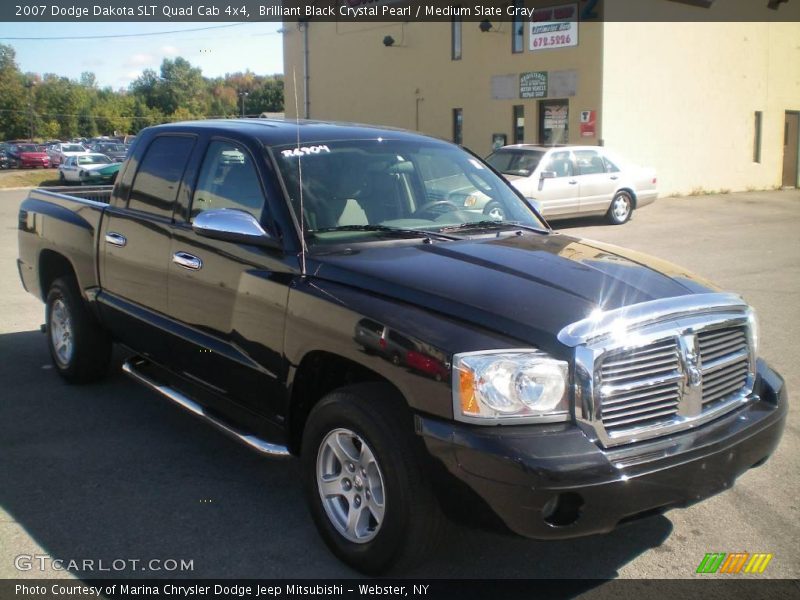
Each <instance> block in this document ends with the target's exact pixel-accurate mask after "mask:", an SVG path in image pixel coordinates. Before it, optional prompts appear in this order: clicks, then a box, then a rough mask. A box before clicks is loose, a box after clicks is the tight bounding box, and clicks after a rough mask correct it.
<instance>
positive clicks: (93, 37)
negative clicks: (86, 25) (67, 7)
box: [0, 21, 277, 41]
mask: <svg viewBox="0 0 800 600" xmlns="http://www.w3.org/2000/svg"><path fill="white" fill-rule="evenodd" d="M252 24H253V22H252V21H251V22H245V23H227V24H225V25H212V26H209V27H194V28H192V29H173V30H170V31H153V32H150V33H123V34H114V35H63V36H49V35H46V36H40V37H5V36H4V37H2V38H0V39H3V40H14V41H20V40H39V41H42V40H104V39H110V38H138V37H149V36H154V35H174V34H176V33H190V32H193V31H208V30H210V29H225V28H230V27H239V26H240V25H252ZM276 33H277V32H276Z"/></svg>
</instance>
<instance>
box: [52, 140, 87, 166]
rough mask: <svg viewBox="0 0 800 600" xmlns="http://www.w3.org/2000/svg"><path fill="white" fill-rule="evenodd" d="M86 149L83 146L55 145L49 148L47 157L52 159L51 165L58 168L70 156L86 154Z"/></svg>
mask: <svg viewBox="0 0 800 600" xmlns="http://www.w3.org/2000/svg"><path fill="white" fill-rule="evenodd" d="M85 153H86V148H84V147H83V146H82V145H81V144H63V143H62V144H53V145H51V146H48V147H47V155H48V156H49V157H50V164H51V165H53V166H54V167H57V166H58V165H60V164H61V163H63V162H64V161H65V160H67V158H69V157H70V156H77V155H78V154H85Z"/></svg>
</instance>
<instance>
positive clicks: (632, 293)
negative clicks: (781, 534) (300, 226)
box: [308, 233, 717, 351]
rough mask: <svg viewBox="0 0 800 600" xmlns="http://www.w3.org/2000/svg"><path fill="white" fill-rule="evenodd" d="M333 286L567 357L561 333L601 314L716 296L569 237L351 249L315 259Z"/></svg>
mask: <svg viewBox="0 0 800 600" xmlns="http://www.w3.org/2000/svg"><path fill="white" fill-rule="evenodd" d="M308 272H309V273H310V274H312V277H314V278H315V279H316V280H317V281H318V282H319V283H323V282H324V281H325V280H328V281H332V282H336V283H339V284H344V285H348V286H352V287H356V288H359V289H362V290H364V291H366V292H369V293H373V294H378V295H381V296H384V297H389V298H392V299H396V300H398V301H402V302H407V303H410V304H413V305H416V306H420V307H422V308H425V309H427V310H432V311H437V312H440V313H442V314H443V315H446V316H448V317H449V318H457V319H460V320H463V321H466V322H470V323H473V324H475V325H478V326H480V327H483V328H486V329H488V330H490V331H493V332H496V333H500V334H503V335H505V336H508V337H510V338H515V339H519V340H521V341H524V342H526V343H529V344H534V345H536V346H537V347H540V348H542V349H545V350H550V351H554V350H555V351H558V349H559V346H560V344H559V343H558V342H557V340H556V336H557V335H558V332H559V331H560V330H561V329H562V328H563V327H564V326H566V325H569V324H570V323H573V322H575V321H578V320H581V319H583V318H585V317H587V316H589V315H590V314H591V313H592V311H594V310H595V309H597V308H600V309H603V310H610V309H614V308H619V307H621V306H628V305H631V304H638V303H640V302H646V301H649V300H655V299H659V298H669V297H675V296H682V295H687V294H692V293H704V292H709V291H717V289H716V288H715V286H714V285H713V284H711V283H710V282H708V281H705V280H703V279H701V278H699V277H697V276H695V275H692V274H690V273H688V272H687V271H685V270H684V269H682V268H680V267H678V266H676V265H673V264H671V263H668V262H665V261H661V260H659V259H656V258H653V257H649V256H647V255H644V254H640V253H637V252H633V251H630V250H625V249H623V248H619V247H616V246H612V245H609V244H604V243H601V242H594V241H589V240H579V239H577V238H573V237H570V236H566V235H561V234H554V233H551V234H537V233H524V234H523V235H514V234H503V235H502V236H501V237H494V236H492V237H482V238H478V239H475V238H473V239H466V240H463V241H454V242H444V243H439V242H434V243H433V244H426V243H417V244H412V245H406V244H402V245H401V244H391V243H387V245H385V246H370V247H364V248H359V247H358V246H354V247H352V248H351V249H350V250H349V251H347V252H342V253H334V254H327V255H312V256H310V257H309V265H308Z"/></svg>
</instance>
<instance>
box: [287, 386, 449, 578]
mask: <svg viewBox="0 0 800 600" xmlns="http://www.w3.org/2000/svg"><path fill="white" fill-rule="evenodd" d="M400 402H402V398H397V397H396V392H394V391H393V390H392V389H391V388H388V387H387V386H383V385H380V384H360V385H355V386H351V387H347V388H343V389H340V390H337V391H335V392H332V393H331V394H329V395H328V396H326V397H325V398H323V399H322V400H321V401H320V402H319V404H317V405H316V406H315V407H314V409H313V410H312V411H311V414H310V415H309V417H308V422H307V424H306V428H305V431H304V432H303V446H302V455H301V458H302V463H303V464H302V469H303V481H304V486H305V491H306V497H307V500H308V502H309V506H310V509H311V514H312V516H313V518H314V522H315V524H316V525H317V529H318V530H319V532H320V534H321V535H322V538H323V539H324V540H325V543H326V544H327V545H328V547H329V548H330V549H331V551H332V552H333V553H334V554H335V555H336V556H337V557H338V558H339V559H340V560H342V561H343V562H345V563H347V564H348V565H350V566H351V567H353V568H355V569H357V570H359V571H361V572H363V573H368V574H378V573H383V572H386V571H387V570H390V569H397V570H403V569H406V568H408V567H410V566H412V565H413V564H415V563H417V562H419V561H421V560H423V559H424V558H425V556H426V555H427V554H428V553H429V552H430V551H431V550H432V549H433V547H434V546H435V543H436V541H437V540H438V537H439V533H440V531H441V526H442V519H443V517H442V515H441V512H440V509H439V506H438V504H437V502H436V499H435V497H434V495H433V492H432V490H431V488H430V485H429V484H428V481H427V479H426V476H425V471H424V468H423V466H422V464H421V460H420V453H421V449H420V448H419V447H418V446H417V444H418V441H417V440H416V439H415V438H414V433H413V431H414V430H413V421H412V418H411V415H410V414H409V413H408V411H407V409H405V408H404V407H403V406H402V405H401V404H400Z"/></svg>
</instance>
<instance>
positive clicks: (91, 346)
mask: <svg viewBox="0 0 800 600" xmlns="http://www.w3.org/2000/svg"><path fill="white" fill-rule="evenodd" d="M59 311H61V312H59ZM61 315H66V317H65V318H66V322H67V323H68V326H67V327H64V326H63V323H64V319H63V318H61ZM45 319H46V324H47V328H46V331H47V348H48V350H49V351H50V358H51V359H52V361H53V366H54V367H55V368H56V371H58V374H59V375H61V377H63V378H64V379H65V380H66V381H68V382H69V383H89V382H92V381H98V380H100V379H102V378H103V377H105V376H106V374H107V373H108V365H109V362H110V361H111V336H110V335H109V334H108V332H107V331H106V330H105V329H103V327H101V326H100V324H99V323H98V322H97V320H96V319H95V318H94V316H93V315H92V314H91V313H90V312H89V309H88V307H87V306H86V303H85V302H84V301H83V298H81V295H80V293H79V291H78V287H77V284H76V283H75V280H74V279H73V278H72V277H62V278H59V279H56V280H55V281H54V282H53V284H52V285H51V286H50V291H49V292H48V294H47V302H46V304H45ZM64 331H66V335H67V337H66V338H65V337H64V335H63V334H62V335H59V333H60V332H64ZM56 337H58V338H59V339H60V340H65V339H69V340H71V343H72V346H71V351H70V352H66V351H64V346H63V345H61V346H58V347H57V345H56V341H55V338H56Z"/></svg>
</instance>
